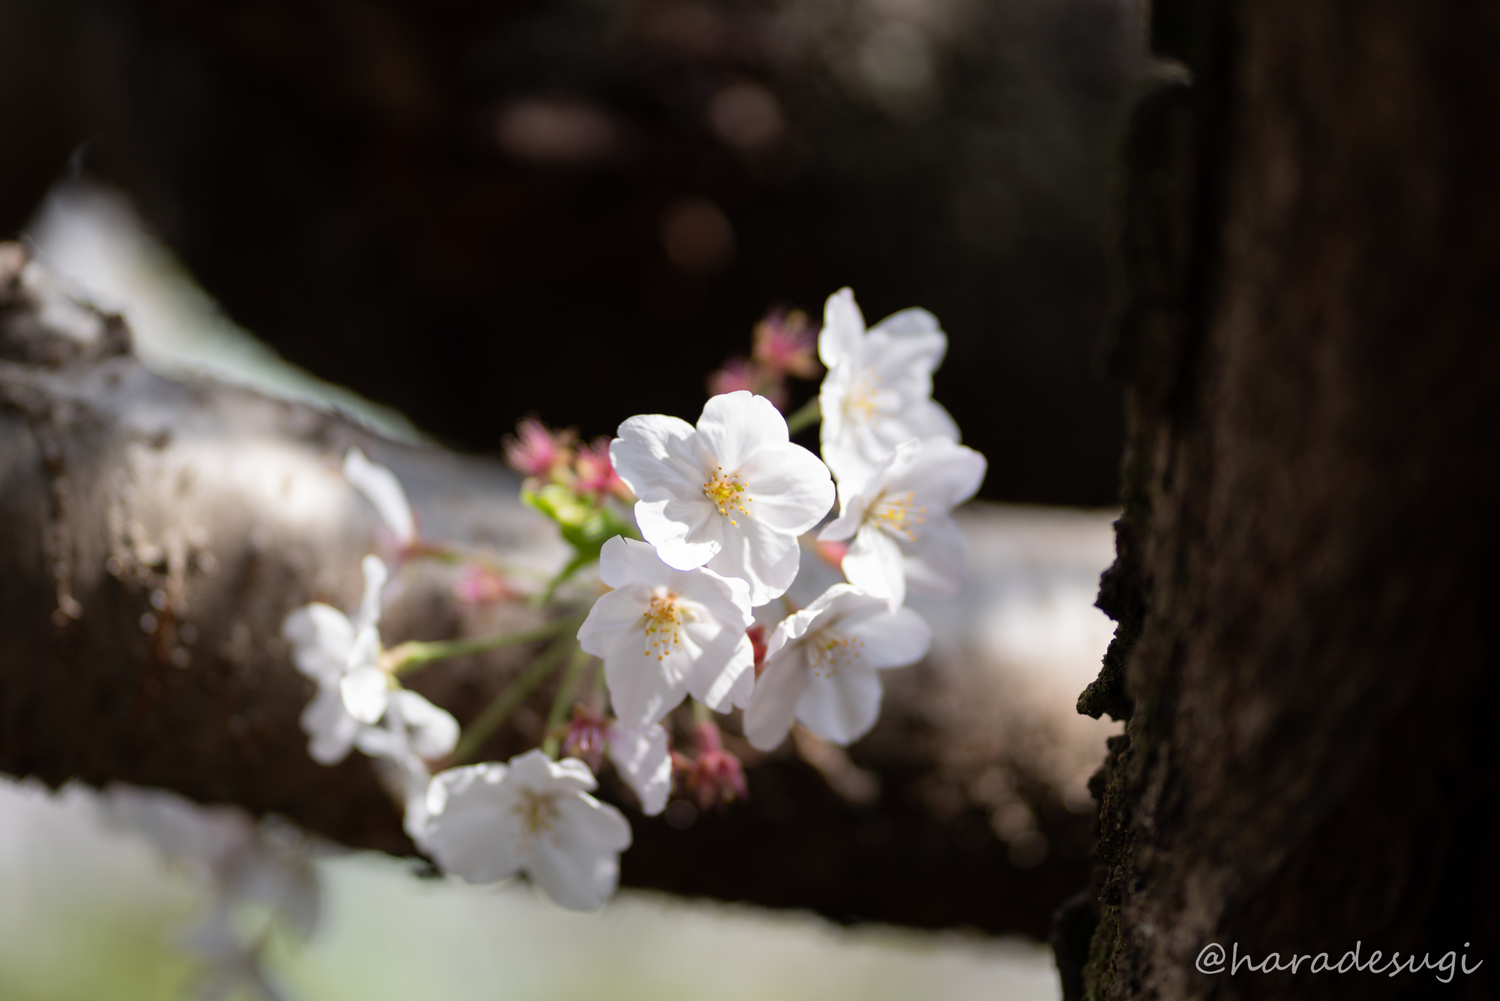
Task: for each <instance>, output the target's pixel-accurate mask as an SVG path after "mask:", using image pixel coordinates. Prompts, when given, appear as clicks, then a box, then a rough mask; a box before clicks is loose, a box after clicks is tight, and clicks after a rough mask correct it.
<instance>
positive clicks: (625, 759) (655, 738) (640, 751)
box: [605, 723, 672, 817]
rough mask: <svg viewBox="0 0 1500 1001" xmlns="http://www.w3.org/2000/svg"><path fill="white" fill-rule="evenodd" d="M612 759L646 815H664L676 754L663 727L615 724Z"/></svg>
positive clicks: (609, 733) (608, 736) (608, 735)
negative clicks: (669, 747) (636, 727)
mask: <svg viewBox="0 0 1500 1001" xmlns="http://www.w3.org/2000/svg"><path fill="white" fill-rule="evenodd" d="M605 736H606V739H607V740H608V742H609V759H610V760H611V761H613V762H614V765H615V770H616V771H618V772H619V773H620V777H621V778H623V779H624V780H625V784H626V785H628V786H630V788H631V790H632V791H633V792H634V793H635V794H636V796H637V797H638V798H639V799H640V801H641V812H642V813H644V814H645V815H646V816H648V817H651V816H655V815H656V814H658V813H661V812H662V810H663V809H665V808H666V805H667V797H668V796H669V795H670V794H671V792H672V755H671V753H670V752H669V751H668V749H667V731H666V730H665V729H664V728H663V727H661V726H659V725H658V726H648V727H646V728H645V729H633V728H631V727H627V726H623V725H621V724H619V723H615V724H614V725H613V726H611V727H610V728H609V730H608V731H607V732H606V735H605Z"/></svg>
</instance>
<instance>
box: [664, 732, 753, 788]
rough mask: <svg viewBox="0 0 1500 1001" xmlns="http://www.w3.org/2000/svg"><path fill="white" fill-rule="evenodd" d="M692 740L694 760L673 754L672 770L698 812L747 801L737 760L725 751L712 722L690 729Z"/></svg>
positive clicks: (742, 773)
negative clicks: (736, 801) (696, 747)
mask: <svg viewBox="0 0 1500 1001" xmlns="http://www.w3.org/2000/svg"><path fill="white" fill-rule="evenodd" d="M693 740H694V743H695V744H697V746H698V753H697V754H696V755H695V756H693V757H688V756H687V755H684V754H676V753H674V754H673V755H672V767H673V770H675V771H676V772H677V774H678V776H679V781H680V782H681V785H682V789H683V791H684V792H686V793H688V794H689V795H691V796H692V797H693V798H695V799H696V800H697V801H698V809H700V810H709V809H712V808H713V807H724V806H728V805H729V804H730V803H733V802H734V801H735V800H739V799H747V798H749V796H750V790H749V788H748V787H747V786H746V785H745V770H744V768H743V767H742V766H741V765H740V759H739V758H737V757H735V756H734V755H733V754H732V753H730V752H729V751H726V750H724V742H723V740H722V739H720V736H719V728H718V727H717V726H715V725H714V723H713V721H712V720H703V721H702V722H700V723H698V725H697V726H695V727H693Z"/></svg>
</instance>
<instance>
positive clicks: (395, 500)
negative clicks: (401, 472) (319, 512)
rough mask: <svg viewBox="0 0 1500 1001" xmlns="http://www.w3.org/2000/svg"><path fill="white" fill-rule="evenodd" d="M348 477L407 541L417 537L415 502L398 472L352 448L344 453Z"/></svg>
mask: <svg viewBox="0 0 1500 1001" xmlns="http://www.w3.org/2000/svg"><path fill="white" fill-rule="evenodd" d="M344 478H345V479H347V480H348V481H349V482H350V483H351V484H353V485H354V488H355V489H356V490H358V491H359V492H360V493H362V494H364V495H365V497H366V499H368V500H369V502H370V503H371V504H373V505H375V510H376V512H377V513H379V515H380V520H381V521H383V522H385V524H386V527H387V528H389V529H390V530H391V533H392V534H393V535H395V536H396V538H397V539H399V540H400V541H401V543H402V544H403V545H406V544H409V543H410V542H411V541H412V540H414V539H415V538H416V537H417V522H416V519H415V518H413V517H412V513H411V504H410V503H409V502H408V501H407V499H406V491H405V490H402V489H401V481H400V480H398V479H396V474H395V473H393V472H391V471H390V470H389V469H387V468H386V467H385V466H381V465H377V464H376V463H373V462H371V461H370V460H369V459H367V458H365V453H363V452H361V451H360V450H359V449H357V448H351V449H350V450H349V454H348V455H346V456H344Z"/></svg>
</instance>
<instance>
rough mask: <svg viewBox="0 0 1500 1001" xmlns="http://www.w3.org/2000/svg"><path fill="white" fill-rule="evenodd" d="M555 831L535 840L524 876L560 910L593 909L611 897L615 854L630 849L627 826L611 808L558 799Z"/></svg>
mask: <svg viewBox="0 0 1500 1001" xmlns="http://www.w3.org/2000/svg"><path fill="white" fill-rule="evenodd" d="M555 805H556V808H557V818H556V821H555V823H556V827H555V828H554V830H553V831H552V834H551V836H550V837H546V838H541V839H539V840H538V842H537V844H536V847H535V849H534V850H533V851H532V853H531V855H530V857H529V858H528V859H527V860H526V872H527V875H529V876H530V877H531V879H532V882H534V883H535V884H536V885H537V886H539V887H540V888H541V889H542V890H543V891H544V892H545V893H546V894H547V896H549V897H551V898H552V900H553V901H554V902H555V903H557V904H558V905H560V906H562V907H566V908H569V909H571V910H578V911H591V910H596V909H598V908H599V907H600V906H602V905H603V903H604V901H605V900H607V899H608V898H609V897H610V896H611V895H613V894H614V892H615V886H616V884H617V883H618V881H619V874H620V861H619V852H620V851H622V850H624V849H625V848H627V847H629V845H630V824H629V823H628V822H627V821H626V820H625V817H624V816H623V815H622V814H621V813H620V811H619V810H616V809H615V808H614V807H612V806H610V805H608V804H606V803H600V802H599V801H598V800H596V799H594V798H593V797H592V796H589V795H587V794H581V793H580V794H578V795H576V796H568V797H563V798H560V799H559V800H558V801H557V803H556V804H555Z"/></svg>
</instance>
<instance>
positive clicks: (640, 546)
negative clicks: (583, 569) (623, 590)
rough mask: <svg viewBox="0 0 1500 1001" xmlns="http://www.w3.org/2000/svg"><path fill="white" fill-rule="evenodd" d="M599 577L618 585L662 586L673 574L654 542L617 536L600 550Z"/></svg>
mask: <svg viewBox="0 0 1500 1001" xmlns="http://www.w3.org/2000/svg"><path fill="white" fill-rule="evenodd" d="M599 579H600V580H602V581H604V583H606V584H608V585H609V586H610V587H615V588H619V587H625V586H626V585H627V584H648V585H650V586H652V587H661V586H665V585H667V584H668V583H669V582H670V581H671V580H672V579H673V573H672V568H671V567H668V566H667V565H666V564H665V563H663V562H662V560H661V556H660V555H659V554H658V553H657V551H656V547H655V546H653V545H651V543H649V542H641V541H640V540H639V539H627V538H625V536H623V535H616V536H615V537H614V538H612V539H609V540H607V541H606V542H605V543H604V548H602V549H600V550H599Z"/></svg>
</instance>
